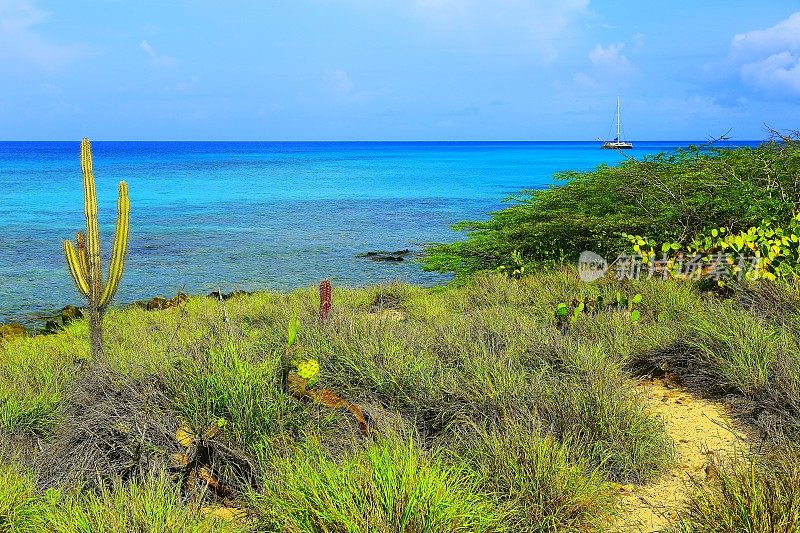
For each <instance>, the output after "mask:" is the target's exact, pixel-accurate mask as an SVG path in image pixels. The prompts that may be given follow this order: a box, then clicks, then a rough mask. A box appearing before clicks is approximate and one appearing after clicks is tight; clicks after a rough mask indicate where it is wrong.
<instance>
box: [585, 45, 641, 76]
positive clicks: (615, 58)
mask: <svg viewBox="0 0 800 533" xmlns="http://www.w3.org/2000/svg"><path fill="white" fill-rule="evenodd" d="M623 48H625V45H624V44H622V43H617V44H610V45H608V46H602V45H600V44H598V45H596V46H595V47H594V48H593V49H592V50H591V51H590V52H589V55H588V56H587V57H588V58H589V61H590V62H591V63H592V65H593V66H594V67H596V68H598V69H601V70H603V71H606V72H612V73H619V74H627V73H630V72H631V71H632V70H633V66H632V65H631V62H630V61H628V58H627V57H625V56H624V55H623V54H622V49H623Z"/></svg>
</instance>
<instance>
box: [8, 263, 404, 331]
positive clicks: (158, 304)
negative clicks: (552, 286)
mask: <svg viewBox="0 0 800 533" xmlns="http://www.w3.org/2000/svg"><path fill="white" fill-rule="evenodd" d="M416 255H418V253H417V252H412V251H411V250H409V249H408V248H405V249H402V250H394V251H385V250H370V251H367V252H364V253H361V254H358V255H356V257H357V258H359V259H368V260H370V261H374V262H376V263H400V262H403V261H405V260H406V259H408V258H411V257H414V256H416ZM250 294H253V293H252V292H248V291H243V290H233V291H231V292H228V293H223V292H222V291H218V290H217V291H212V292H210V293H208V294H207V295H206V297H208V298H214V299H216V300H220V301H225V300H229V299H231V298H235V297H237V296H245V295H250ZM188 298H189V295H188V294H186V293H184V292H178V293H177V294H176V295H175V296H173V297H172V298H165V297H163V296H154V297H153V298H150V299H149V300H137V301H134V302H132V303H129V304H127V305H124V306H123V307H126V308H130V307H138V308H140V309H145V310H147V311H160V310H163V309H171V308H173V307H178V306H180V305H182V304H183V303H184V302H186V300H187V299H188ZM81 318H83V311H82V308H79V307H76V306H74V305H67V306H65V307H63V308H62V309H61V310H60V311H56V312H55V313H53V314H52V315H40V316H38V317H37V318H36V319H35V320H34V321H33V322H34V323H40V324H43V325H42V327H36V326H34V327H33V328H30V327H26V326H25V325H23V324H21V323H19V322H8V323H5V324H0V342H1V341H3V340H6V339H13V338H19V337H29V336H35V335H52V334H55V333H58V332H59V331H61V330H63V329H64V327H66V326H68V325H69V324H70V323H71V322H72V321H73V320H78V319H81Z"/></svg>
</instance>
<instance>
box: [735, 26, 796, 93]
mask: <svg viewBox="0 0 800 533" xmlns="http://www.w3.org/2000/svg"><path fill="white" fill-rule="evenodd" d="M722 68H723V69H724V70H726V71H728V72H732V73H735V74H736V75H737V76H738V77H739V79H740V81H741V83H742V84H743V85H744V86H745V87H747V88H749V89H751V90H753V91H755V92H758V93H760V94H762V95H769V96H790V97H792V96H797V95H800V11H798V12H796V13H793V14H792V15H790V16H789V17H788V18H787V19H785V20H782V21H780V22H779V23H777V24H776V25H774V26H772V27H771V28H766V29H760V30H753V31H749V32H746V33H740V34H737V35H735V36H734V37H733V39H732V40H731V48H730V52H729V53H728V57H727V58H726V60H725V61H724V62H723V65H722Z"/></svg>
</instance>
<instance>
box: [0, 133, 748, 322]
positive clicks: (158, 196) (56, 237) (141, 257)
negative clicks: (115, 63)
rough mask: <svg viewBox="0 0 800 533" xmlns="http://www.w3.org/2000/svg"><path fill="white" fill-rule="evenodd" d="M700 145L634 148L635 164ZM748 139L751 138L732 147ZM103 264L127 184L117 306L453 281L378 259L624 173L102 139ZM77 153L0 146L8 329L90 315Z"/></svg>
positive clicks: (581, 165) (563, 163) (513, 151)
mask: <svg viewBox="0 0 800 533" xmlns="http://www.w3.org/2000/svg"><path fill="white" fill-rule="evenodd" d="M688 144H692V143H690V142H659V143H654V142H651V143H647V142H637V143H636V148H635V149H634V150H632V151H628V152H626V153H625V156H634V157H641V156H642V155H644V154H648V153H656V152H659V151H664V150H670V149H673V148H676V147H678V146H686V145H688ZM738 144H751V143H738ZM92 148H93V153H94V171H95V179H96V183H97V191H98V201H99V209H100V223H101V225H100V231H101V237H100V238H101V244H102V245H103V254H104V255H103V261H104V266H105V265H107V263H108V257H109V247H110V243H111V240H112V236H113V232H114V222H115V217H116V191H117V182H119V181H120V180H126V181H127V182H128V185H129V190H130V198H131V232H130V242H129V248H128V256H127V260H126V269H125V275H124V277H123V279H122V283H121V286H120V289H119V292H118V293H117V297H116V301H117V303H125V302H130V301H133V300H136V299H144V298H150V297H152V296H156V295H164V296H170V295H174V294H175V293H176V292H177V291H179V290H182V291H185V292H189V293H193V294H202V293H207V292H210V291H212V290H216V289H218V288H219V289H222V290H223V291H230V290H233V289H244V290H258V289H282V290H287V289H291V288H295V287H299V286H308V285H310V284H315V283H317V282H318V281H319V280H320V279H322V278H326V277H327V278H330V279H332V281H333V284H334V287H336V286H355V285H364V284H370V283H377V282H383V281H389V280H394V279H400V280H405V281H409V282H413V283H419V284H425V285H432V284H437V283H442V282H446V281H447V280H448V279H449V278H448V276H445V275H440V274H435V273H430V272H423V271H422V270H421V269H420V268H419V266H418V264H417V263H416V262H415V261H414V260H413V259H412V260H406V261H404V262H401V263H376V262H372V261H370V260H368V259H364V258H358V257H356V256H357V255H358V254H360V253H364V252H367V251H370V250H400V249H405V248H408V249H410V250H412V251H420V250H421V249H422V246H423V245H424V244H425V243H429V242H442V241H451V240H455V239H458V238H461V237H460V236H459V235H458V234H457V233H455V232H453V231H452V230H451V229H450V226H451V225H452V224H453V223H455V222H458V221H460V220H467V219H470V220H477V219H484V218H486V217H487V213H489V212H491V211H493V210H497V209H500V208H502V207H503V202H502V201H503V199H504V198H505V197H507V196H508V195H510V194H513V193H515V192H517V191H519V190H520V189H525V188H543V187H546V186H548V185H549V184H551V183H552V182H553V181H552V175H553V173H554V172H556V171H558V170H567V169H575V170H586V169H591V168H594V167H596V166H597V165H598V164H600V163H608V164H617V163H619V162H620V161H621V160H622V159H623V157H624V156H623V155H622V154H620V153H617V152H614V151H608V150H600V149H599V146H598V143H596V142H94V143H93V144H92ZM79 153H80V146H79V143H78V142H0V322H4V321H10V320H16V321H22V322H26V323H31V322H33V321H35V320H37V317H41V316H42V315H45V314H48V313H50V312H52V311H53V310H55V309H59V308H61V307H63V306H64V305H67V304H78V305H79V304H81V303H82V300H81V298H80V297H79V296H78V294H77V292H76V290H75V288H74V287H73V285H72V281H71V279H70V277H69V273H68V272H67V268H66V265H65V262H64V258H63V252H62V240H63V239H68V238H74V235H75V232H76V231H78V230H83V228H84V226H85V222H84V216H83V199H82V198H83V197H82V195H83V192H82V189H81V172H80V162H79Z"/></svg>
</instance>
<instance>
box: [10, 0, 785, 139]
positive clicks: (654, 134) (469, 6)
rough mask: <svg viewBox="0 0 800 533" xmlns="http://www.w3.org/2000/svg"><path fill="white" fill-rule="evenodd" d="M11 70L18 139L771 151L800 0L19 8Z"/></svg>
mask: <svg viewBox="0 0 800 533" xmlns="http://www.w3.org/2000/svg"><path fill="white" fill-rule="evenodd" d="M220 6H224V7H223V8H221V7H220ZM0 73H2V74H0V139H4V140H15V139H33V140H38V139H79V138H81V137H83V136H89V137H91V138H93V139H157V140H160V139H165V140H167V139H170V140H171V139H186V140H190V139H210V140H236V139H242V140H251V139H252V140H259V139H263V140H348V139H353V140H414V139H434V140H439V139H441V140H448V139H475V140H496V139H523V140H548V139H578V140H584V139H585V140H593V139H595V138H597V137H605V136H606V134H607V133H608V131H609V126H610V124H611V121H612V118H613V111H614V105H615V98H616V96H617V95H620V96H621V97H622V102H623V104H622V105H623V120H624V123H625V131H626V133H627V136H628V137H629V138H631V139H653V140H658V139H693V140H694V139H705V138H708V137H711V136H718V135H721V134H724V133H726V132H730V133H729V134H730V135H731V136H732V137H733V138H735V139H761V138H763V137H764V136H765V133H764V125H765V124H766V125H769V126H771V127H774V128H779V129H780V128H787V129H800V0H796V1H783V0H769V1H754V0H748V1H742V0H727V1H718V0H706V1H705V2H689V1H683V0H681V1H678V0H671V1H668V0H653V1H650V0H648V1H645V2H623V1H613V2H612V1H596V0H591V1H590V0H564V1H558V0H491V1H489V0H483V1H480V0H293V1H281V2H279V1H268V0H261V1H236V0H229V1H228V2H212V1H206V0H191V1H188V0H186V1H185V0H160V1H151V0H136V1H133V0H131V1H127V0H93V1H88V0H70V1H48V0H0Z"/></svg>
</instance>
